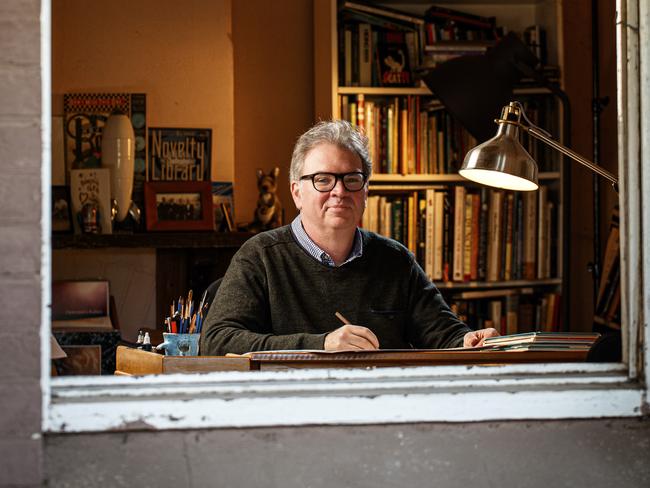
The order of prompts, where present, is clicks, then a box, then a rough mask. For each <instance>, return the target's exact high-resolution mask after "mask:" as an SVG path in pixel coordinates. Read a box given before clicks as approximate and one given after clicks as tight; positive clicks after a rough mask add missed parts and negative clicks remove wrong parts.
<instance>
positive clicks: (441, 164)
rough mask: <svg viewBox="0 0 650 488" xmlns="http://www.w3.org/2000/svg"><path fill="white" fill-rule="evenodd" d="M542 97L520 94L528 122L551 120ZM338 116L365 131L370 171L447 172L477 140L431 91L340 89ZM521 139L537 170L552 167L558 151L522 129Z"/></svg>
mask: <svg viewBox="0 0 650 488" xmlns="http://www.w3.org/2000/svg"><path fill="white" fill-rule="evenodd" d="M543 98H544V97H530V100H524V102H523V103H524V107H525V110H526V113H527V114H529V118H530V119H531V120H532V121H533V122H534V123H538V122H539V123H540V124H545V123H547V122H548V124H549V126H550V127H551V129H552V128H553V127H554V126H555V124H553V123H552V120H554V116H553V115H554V114H555V107H554V105H553V104H552V103H550V102H551V101H549V100H544V99H543ZM339 113H340V115H341V118H342V119H344V120H348V121H350V122H351V123H352V124H354V125H358V126H359V127H362V128H363V129H364V131H365V133H366V135H367V136H368V140H369V141H368V142H369V152H370V158H371V160H372V161H373V164H374V171H375V172H376V173H382V174H404V175H409V174H453V173H457V172H458V169H459V168H460V165H461V163H462V160H463V158H464V157H465V154H466V153H467V152H468V151H469V150H470V149H471V148H473V147H475V146H476V145H477V144H478V141H477V140H476V139H475V138H474V137H472V136H471V134H470V133H469V132H467V131H466V130H465V128H464V127H463V126H462V125H461V124H460V123H459V122H457V121H456V120H454V119H453V118H452V117H451V116H450V115H449V113H448V112H447V111H446V110H444V107H443V106H442V105H441V104H440V103H439V102H438V101H437V100H434V99H432V98H431V97H425V96H419V95H407V96H401V97H374V96H373V97H370V96H366V95H364V94H358V95H340V96H339ZM521 142H522V144H523V145H524V147H525V148H526V149H527V150H528V152H529V153H530V155H531V156H532V157H533V159H535V160H536V161H538V163H539V166H540V168H539V169H540V171H552V170H554V169H555V168H557V167H558V157H557V155H556V154H553V153H551V152H550V151H549V150H548V148H546V147H545V146H543V145H541V144H540V143H539V142H537V141H536V140H535V139H533V138H532V137H529V136H528V135H527V134H522V135H521Z"/></svg>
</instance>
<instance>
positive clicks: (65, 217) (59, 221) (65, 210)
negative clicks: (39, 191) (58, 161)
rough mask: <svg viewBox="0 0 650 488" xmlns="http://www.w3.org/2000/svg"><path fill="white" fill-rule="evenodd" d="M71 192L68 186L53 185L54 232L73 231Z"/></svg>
mask: <svg viewBox="0 0 650 488" xmlns="http://www.w3.org/2000/svg"><path fill="white" fill-rule="evenodd" d="M71 231H72V220H71V218H70V193H69V191H68V187H67V186H63V185H62V186H53V187H52V232H71Z"/></svg>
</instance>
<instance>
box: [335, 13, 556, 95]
mask: <svg viewBox="0 0 650 488" xmlns="http://www.w3.org/2000/svg"><path fill="white" fill-rule="evenodd" d="M338 25H339V31H338V46H339V55H338V59H339V85H340V86H416V85H417V84H418V78H419V77H418V76H417V75H418V72H419V71H420V70H421V69H430V68H432V67H435V66H436V65H438V64H440V63H443V62H446V61H448V60H450V59H453V58H455V57H458V56H463V55H475V54H482V53H485V52H486V51H487V49H489V48H490V47H491V46H493V45H494V44H495V43H496V42H497V41H498V40H499V39H500V38H501V37H503V35H504V34H505V29H504V28H503V27H499V26H498V25H497V21H496V18H495V17H485V16H481V15H476V14H472V13H468V12H464V11H461V10H456V9H450V8H448V7H442V6H438V5H431V6H430V7H428V8H427V10H426V11H425V12H424V15H416V14H413V13H410V12H405V11H401V10H396V9H392V8H389V7H386V6H384V5H376V4H368V3H365V2H362V1H358V0H344V1H343V2H341V4H340V8H339V12H338ZM521 35H522V38H523V40H524V42H525V43H526V44H527V45H528V46H529V48H530V49H531V51H532V52H533V53H534V54H535V55H536V56H537V58H538V59H539V60H540V62H541V64H542V65H545V64H546V62H547V50H546V36H545V32H544V29H543V28H542V27H541V26H540V25H532V26H530V27H528V28H526V29H525V30H524V32H523V33H522V34H521Z"/></svg>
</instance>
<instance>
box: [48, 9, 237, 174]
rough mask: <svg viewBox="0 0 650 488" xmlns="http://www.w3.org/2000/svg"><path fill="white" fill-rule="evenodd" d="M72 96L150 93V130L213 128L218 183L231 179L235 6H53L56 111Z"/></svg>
mask: <svg viewBox="0 0 650 488" xmlns="http://www.w3.org/2000/svg"><path fill="white" fill-rule="evenodd" d="M72 91H130V92H145V93H146V94H147V117H148V124H149V126H151V127H156V126H157V127H201V128H211V129H212V135H213V144H212V146H213V149H212V161H213V163H212V175H213V179H214V180H226V181H228V180H232V179H233V176H234V175H233V167H234V142H233V113H234V104H233V60H232V43H231V2H230V0H215V1H207V0H184V1H183V2H179V1H176V0H111V1H110V2H106V1H99V2H89V1H86V0H54V1H53V2H52V92H53V95H54V96H53V99H54V100H53V101H54V109H53V111H54V113H57V111H58V110H60V109H59V108H58V107H59V106H60V104H61V100H62V97H61V96H62V94H63V93H65V92H72Z"/></svg>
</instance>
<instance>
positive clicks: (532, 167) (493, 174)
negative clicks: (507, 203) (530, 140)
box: [458, 102, 618, 193]
mask: <svg viewBox="0 0 650 488" xmlns="http://www.w3.org/2000/svg"><path fill="white" fill-rule="evenodd" d="M522 118H523V119H524V121H525V122H526V123H525V124H524V123H523V122H522V120H521V119H522ZM495 122H496V123H497V125H498V129H497V135H496V136H494V137H493V138H492V139H489V140H488V141H486V142H484V143H483V144H479V145H478V146H476V147H475V148H473V149H470V151H469V152H468V153H467V155H466V156H465V160H464V161H463V164H462V166H461V168H460V170H459V171H458V173H459V174H460V175H461V176H463V177H465V178H467V179H468V180H471V181H475V182H477V183H481V184H484V185H488V186H493V187H497V188H503V189H506V190H519V191H531V190H537V188H538V186H539V185H538V184H537V164H536V163H535V160H533V158H532V157H531V156H530V154H528V152H527V151H526V150H525V149H524V148H523V147H522V145H521V144H520V143H519V129H520V128H521V129H523V130H525V131H526V132H528V134H530V135H531V136H533V137H535V138H536V139H539V140H540V141H542V142H544V143H546V144H548V145H549V146H551V147H552V148H553V149H555V150H557V151H560V152H561V153H562V154H564V155H566V156H568V157H570V158H571V159H573V160H574V161H577V162H578V163H580V164H582V165H584V166H586V167H587V168H589V169H590V170H591V171H593V172H594V173H597V174H599V175H600V176H602V177H604V178H606V179H607V180H609V181H610V182H611V183H612V186H613V187H614V190H615V191H616V192H617V193H618V178H617V177H616V176H614V175H613V174H612V173H610V172H609V171H607V170H605V169H603V168H601V167H600V166H598V165H596V164H594V163H592V162H591V161H589V160H588V159H586V158H583V157H582V156H580V155H579V154H577V153H575V152H574V151H572V150H571V149H569V148H567V147H566V146H563V145H562V144H560V143H559V142H557V141H555V140H553V138H552V137H551V136H550V134H548V133H547V132H546V131H545V130H543V129H540V128H539V127H537V126H536V125H534V124H533V123H532V122H531V121H530V120H529V119H528V117H526V113H525V112H524V109H523V107H522V105H521V103H519V102H510V103H509V104H508V105H506V106H505V107H503V109H502V110H501V118H499V119H496V120H495Z"/></svg>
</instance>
